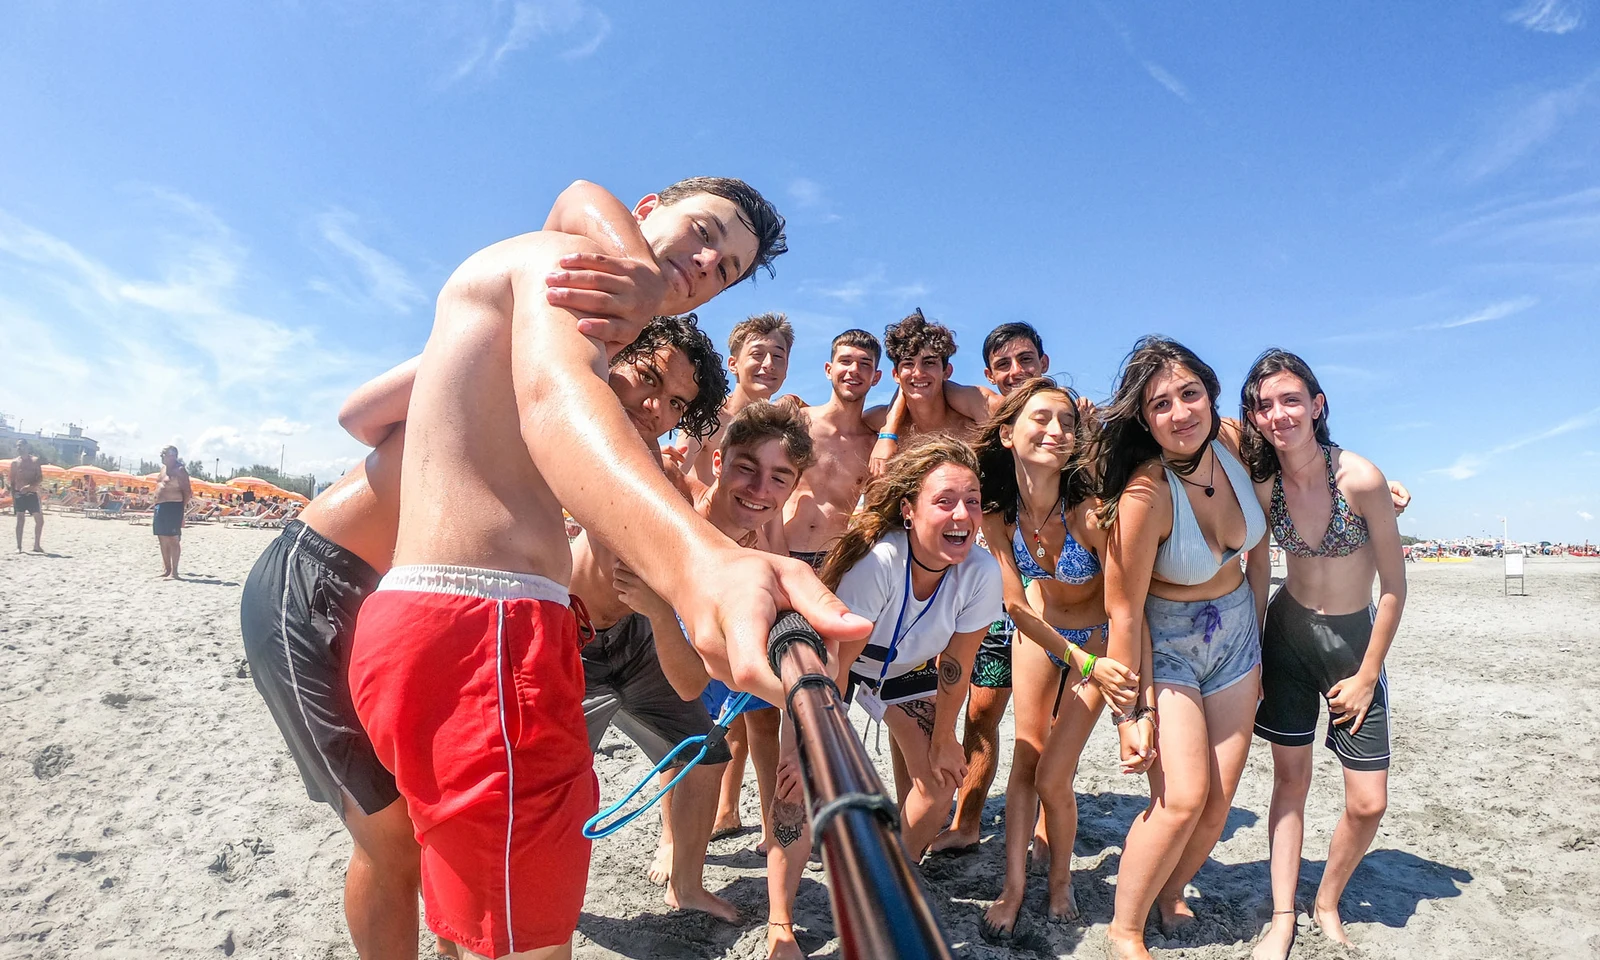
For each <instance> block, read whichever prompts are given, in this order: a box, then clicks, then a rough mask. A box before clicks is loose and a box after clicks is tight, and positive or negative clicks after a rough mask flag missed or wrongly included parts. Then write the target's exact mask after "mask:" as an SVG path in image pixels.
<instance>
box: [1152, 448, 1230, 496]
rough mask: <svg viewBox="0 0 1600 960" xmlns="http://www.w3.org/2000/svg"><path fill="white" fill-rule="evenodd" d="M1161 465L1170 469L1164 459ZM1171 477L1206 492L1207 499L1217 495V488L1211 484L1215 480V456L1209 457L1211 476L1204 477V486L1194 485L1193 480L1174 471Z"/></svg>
mask: <svg viewBox="0 0 1600 960" xmlns="http://www.w3.org/2000/svg"><path fill="white" fill-rule="evenodd" d="M1161 465H1162V466H1164V467H1167V468H1168V469H1171V467H1170V466H1168V464H1167V461H1166V460H1165V459H1163V460H1162V461H1161ZM1172 475H1173V476H1175V477H1177V478H1178V479H1179V480H1182V481H1183V482H1184V483H1187V484H1188V485H1189V486H1191V487H1199V488H1200V489H1202V490H1204V491H1205V492H1206V496H1208V497H1214V496H1216V495H1217V488H1216V487H1215V486H1214V485H1213V484H1212V481H1213V480H1215V479H1217V458H1216V456H1215V455H1213V456H1212V457H1211V475H1210V476H1208V477H1206V482H1205V483H1204V484H1199V483H1195V482H1194V481H1193V480H1190V479H1189V478H1188V477H1186V476H1184V475H1183V474H1181V473H1179V472H1178V471H1176V470H1173V471H1172Z"/></svg>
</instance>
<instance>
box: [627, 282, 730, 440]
mask: <svg viewBox="0 0 1600 960" xmlns="http://www.w3.org/2000/svg"><path fill="white" fill-rule="evenodd" d="M699 322H700V318H699V317H697V316H695V315H694V314H692V313H686V314H684V315H683V316H681V317H656V318H655V319H653V320H651V321H650V322H649V323H647V324H645V325H644V329H642V330H640V331H639V337H638V339H636V340H634V341H633V342H632V343H630V344H628V345H627V346H626V347H623V348H622V350H621V351H619V352H618V353H617V355H616V356H615V357H613V358H612V359H611V365H612V366H613V367H617V366H621V365H622V364H624V363H634V362H636V361H639V360H643V359H645V358H646V357H650V356H653V355H654V354H655V352H656V351H657V350H660V349H661V348H662V347H675V348H677V349H679V350H682V351H683V355H684V356H685V357H687V358H688V360H689V363H690V365H691V366H693V367H694V382H695V386H696V387H698V388H699V390H698V391H696V393H695V395H694V399H693V400H691V401H689V405H688V407H686V408H685V409H684V411H683V417H682V418H681V419H679V421H678V429H679V430H682V431H683V432H684V433H687V434H688V435H689V436H691V437H694V438H695V439H696V440H704V439H705V438H706V437H709V436H711V434H713V433H715V432H716V429H717V420H718V414H719V412H720V411H721V410H722V404H723V401H725V400H727V399H728V375H727V373H726V372H725V371H724V370H723V366H722V357H720V356H718V355H717V348H716V345H715V344H713V343H712V342H711V338H710V337H708V336H706V333H705V331H704V330H701V329H700V326H699Z"/></svg>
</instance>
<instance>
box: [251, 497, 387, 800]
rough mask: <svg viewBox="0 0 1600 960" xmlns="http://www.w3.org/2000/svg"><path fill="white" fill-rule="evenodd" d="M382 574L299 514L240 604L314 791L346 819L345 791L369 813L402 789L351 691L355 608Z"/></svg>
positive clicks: (265, 694)
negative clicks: (358, 713)
mask: <svg viewBox="0 0 1600 960" xmlns="http://www.w3.org/2000/svg"><path fill="white" fill-rule="evenodd" d="M378 579H379V578H378V573H377V571H375V570H373V569H372V567H371V566H369V565H368V564H367V562H366V561H365V560H362V559H361V558H360V557H358V556H356V555H355V554H353V553H351V552H350V551H348V550H346V549H344V548H343V547H341V546H339V545H338V544H336V543H334V542H333V541H331V540H329V539H327V538H326V537H323V536H321V535H320V534H318V533H317V532H316V531H315V530H313V529H311V528H310V527H308V526H306V525H305V524H304V523H302V522H301V521H299V520H290V521H289V522H288V523H287V524H285V525H284V528H283V533H281V534H279V535H278V537H277V539H275V540H273V541H272V543H271V544H269V545H268V546H267V550H266V552H265V553H263V554H262V555H261V559H259V560H257V561H256V565H255V568H254V569H253V570H251V571H250V578H249V579H248V580H246V581H245V584H244V598H243V599H242V600H241V601H240V604H239V619H240V627H241V629H242V631H243V633H244V653H245V657H246V658H248V659H249V661H250V675H251V676H252V677H254V678H255V682H256V689H257V690H259V691H260V692H261V696H262V699H264V700H266V701H267V709H268V710H269V711H271V713H272V719H273V720H276V721H277V723H278V729H279V730H280V731H281V732H282V733H283V739H284V740H285V741H286V742H287V743H288V744H289V754H290V755H291V756H293V757H294V762H295V764H296V765H297V766H298V767H299V768H300V779H301V780H302V781H304V782H305V785H306V796H308V797H310V798H311V799H313V800H320V801H322V802H323V803H326V804H328V805H329V806H331V807H333V809H334V810H336V811H338V813H339V816H340V818H341V819H343V817H344V803H343V797H344V796H345V795H346V794H348V795H349V796H350V798H351V799H352V800H354V801H355V803H356V806H358V807H360V808H361V812H362V813H365V814H369V815H370V814H374V813H377V812H378V811H380V810H382V809H383V808H385V807H387V806H389V805H390V804H391V803H394V802H395V800H396V799H398V798H399V796H400V792H399V791H398V790H396V789H395V785H394V776H393V775H392V774H390V773H389V771H388V770H385V769H384V767H383V764H382V763H380V762H379V761H378V755H377V754H376V753H375V752H374V751H373V749H372V741H371V740H370V739H368V737H367V732H366V730H364V729H363V728H362V726H361V720H360V719H359V718H358V717H357V716H356V708H355V704H354V703H353V702H352V701H351V698H350V680H349V677H350V641H351V639H352V638H353V637H354V636H355V629H356V614H357V612H358V611H360V609H361V603H362V601H364V600H365V599H366V598H367V595H368V594H370V593H372V591H373V590H374V589H376V588H377V586H378Z"/></svg>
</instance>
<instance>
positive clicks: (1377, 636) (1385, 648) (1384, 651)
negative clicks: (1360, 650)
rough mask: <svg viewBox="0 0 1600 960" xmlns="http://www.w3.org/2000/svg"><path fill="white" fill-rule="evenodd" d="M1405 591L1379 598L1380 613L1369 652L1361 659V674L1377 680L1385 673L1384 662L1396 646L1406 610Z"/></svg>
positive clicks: (1383, 595)
mask: <svg viewBox="0 0 1600 960" xmlns="http://www.w3.org/2000/svg"><path fill="white" fill-rule="evenodd" d="M1405 605H1406V594H1405V589H1404V588H1401V589H1400V590H1399V591H1384V592H1383V593H1382V594H1381V595H1380V596H1379V597H1378V611H1377V613H1376V614H1375V615H1374V616H1373V618H1372V634H1371V636H1370V637H1368V638H1367V652H1366V655H1365V656H1363V657H1362V658H1361V672H1362V673H1364V674H1366V675H1367V676H1368V677H1369V678H1371V679H1373V680H1376V679H1377V678H1378V676H1379V674H1381V673H1382V671H1383V661H1384V659H1385V658H1387V657H1388V656H1389V648H1390V647H1391V646H1393V645H1394V635H1395V633H1396V632H1397V631H1398V630H1399V629H1400V614H1401V613H1402V612H1403V611H1404V610H1405Z"/></svg>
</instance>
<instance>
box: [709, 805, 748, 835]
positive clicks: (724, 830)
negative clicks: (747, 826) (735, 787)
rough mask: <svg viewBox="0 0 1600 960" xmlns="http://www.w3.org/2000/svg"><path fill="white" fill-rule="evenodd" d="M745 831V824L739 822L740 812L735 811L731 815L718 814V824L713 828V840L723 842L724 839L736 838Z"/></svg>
mask: <svg viewBox="0 0 1600 960" xmlns="http://www.w3.org/2000/svg"><path fill="white" fill-rule="evenodd" d="M743 830H744V824H743V823H741V822H740V821H739V812H738V811H737V810H735V811H734V812H733V813H730V814H726V815H724V814H720V813H719V814H717V822H716V824H715V825H714V826H712V828H711V839H713V840H721V839H722V838H723V837H731V836H734V835H736V834H738V833H740V832H741V831H743Z"/></svg>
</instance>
